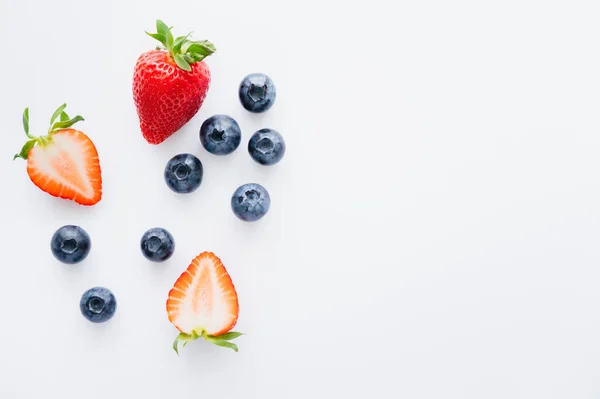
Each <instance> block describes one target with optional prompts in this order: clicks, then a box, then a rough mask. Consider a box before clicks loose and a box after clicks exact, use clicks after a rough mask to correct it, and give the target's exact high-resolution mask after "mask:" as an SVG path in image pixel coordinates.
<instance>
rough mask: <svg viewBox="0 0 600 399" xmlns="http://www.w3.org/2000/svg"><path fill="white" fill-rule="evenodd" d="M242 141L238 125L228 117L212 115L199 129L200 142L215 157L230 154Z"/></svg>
mask: <svg viewBox="0 0 600 399" xmlns="http://www.w3.org/2000/svg"><path fill="white" fill-rule="evenodd" d="M240 141H242V131H241V130H240V125H238V123H237V122H236V121H235V119H233V118H232V117H230V116H227V115H214V116H211V117H210V118H208V119H207V120H205V121H204V123H203V124H202V126H201V127H200V142H201V143H202V146H203V147H204V148H205V149H206V151H208V152H210V153H211V154H215V155H227V154H231V153H232V152H233V151H235V150H236V148H238V146H239V145H240Z"/></svg>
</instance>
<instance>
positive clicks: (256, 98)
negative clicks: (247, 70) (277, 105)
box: [239, 73, 277, 113]
mask: <svg viewBox="0 0 600 399" xmlns="http://www.w3.org/2000/svg"><path fill="white" fill-rule="evenodd" d="M239 95H240V101H241V103H242V106H243V107H244V108H246V110H248V111H250V112H254V113H260V112H265V111H267V110H268V109H269V108H271V107H272V106H273V103H274V102H275V97H276V95H277V92H276V90H275V84H273V81H272V80H271V78H270V77H268V76H267V75H265V74H264V73H252V74H250V75H248V76H246V77H245V78H244V80H242V83H240V90H239Z"/></svg>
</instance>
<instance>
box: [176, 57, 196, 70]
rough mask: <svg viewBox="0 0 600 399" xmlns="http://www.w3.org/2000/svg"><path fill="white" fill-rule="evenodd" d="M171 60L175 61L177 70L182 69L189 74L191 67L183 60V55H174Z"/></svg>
mask: <svg viewBox="0 0 600 399" xmlns="http://www.w3.org/2000/svg"><path fill="white" fill-rule="evenodd" d="M173 59H174V60H175V63H176V64H177V66H178V67H179V68H181V69H183V70H184V71H188V72H190V71H191V70H192V67H190V64H189V63H188V62H187V61H186V60H185V58H184V57H183V55H181V54H175V55H174V56H173Z"/></svg>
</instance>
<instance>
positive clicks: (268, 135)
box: [248, 129, 285, 165]
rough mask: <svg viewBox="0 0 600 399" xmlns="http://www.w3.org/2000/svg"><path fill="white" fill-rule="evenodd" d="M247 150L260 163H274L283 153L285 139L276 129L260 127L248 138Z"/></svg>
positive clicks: (279, 159)
mask: <svg viewBox="0 0 600 399" xmlns="http://www.w3.org/2000/svg"><path fill="white" fill-rule="evenodd" d="M248 152H249V153H250V156H251V157H252V159H254V160H255V161H256V162H258V163H259V164H261V165H275V164H276V163H277V162H279V161H281V158H283V156H284V154H285V141H284V140H283V137H282V136H281V134H279V132H278V131H277V130H273V129H260V130H259V131H258V132H256V133H254V134H253V135H252V137H251V138H250V141H249V142H248Z"/></svg>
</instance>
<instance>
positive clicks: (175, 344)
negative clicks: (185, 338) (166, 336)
mask: <svg viewBox="0 0 600 399" xmlns="http://www.w3.org/2000/svg"><path fill="white" fill-rule="evenodd" d="M173 350H174V351H175V353H177V356H179V339H177V338H175V341H173Z"/></svg>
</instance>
